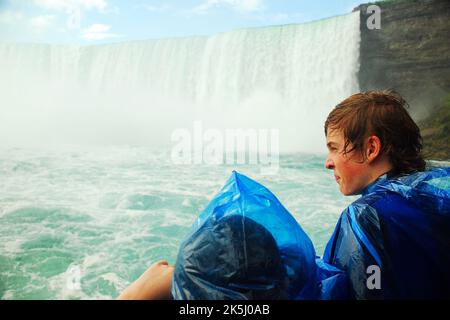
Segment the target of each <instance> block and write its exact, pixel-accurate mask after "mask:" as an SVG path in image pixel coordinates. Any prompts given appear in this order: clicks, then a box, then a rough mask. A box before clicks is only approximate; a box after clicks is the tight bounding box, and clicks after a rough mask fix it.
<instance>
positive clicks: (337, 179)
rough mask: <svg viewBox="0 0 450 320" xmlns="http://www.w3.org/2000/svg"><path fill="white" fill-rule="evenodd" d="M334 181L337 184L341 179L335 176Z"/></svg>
mask: <svg viewBox="0 0 450 320" xmlns="http://www.w3.org/2000/svg"><path fill="white" fill-rule="evenodd" d="M334 179H336V182H337V183H339V181H340V180H341V178H340V177H338V176H336V175H335V176H334Z"/></svg>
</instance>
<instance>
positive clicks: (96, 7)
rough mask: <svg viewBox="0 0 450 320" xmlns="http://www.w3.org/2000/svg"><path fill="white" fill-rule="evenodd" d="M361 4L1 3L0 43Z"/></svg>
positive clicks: (190, 26)
mask: <svg viewBox="0 0 450 320" xmlns="http://www.w3.org/2000/svg"><path fill="white" fill-rule="evenodd" d="M365 2H368V1H361V0H308V1H307V0H165V1H162V0H128V1H125V0H0V41H1V42H38V43H61V44H84V45H89V44H100V43H108V42H119V41H130V40H143V39H159V38H173V37H188V36H196V35H199V36H202V35H212V34H217V33H220V32H227V31H232V30H236V29H241V28H250V27H260V26H268V25H280V24H290V23H303V22H309V21H315V20H319V19H323V18H328V17H332V16H336V15H341V14H346V13H349V12H351V11H352V9H353V8H354V7H356V6H357V5H358V4H360V3H365Z"/></svg>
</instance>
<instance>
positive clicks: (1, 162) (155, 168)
mask: <svg viewBox="0 0 450 320" xmlns="http://www.w3.org/2000/svg"><path fill="white" fill-rule="evenodd" d="M323 162H324V157H323V156H319V155H305V154H290V155H283V156H281V158H280V169H279V172H278V174H276V175H271V176H263V175H261V173H260V168H259V167H257V166H249V165H236V166H231V165H218V166H209V165H197V166H194V165H192V166H190V165H173V164H172V163H171V160H170V153H169V151H161V150H157V151H155V150H151V149H146V148H141V147H102V148H95V149H86V148H85V149H76V148H71V149H67V150H32V149H4V150H0V181H1V183H0V194H1V196H0V298H2V299H112V298H116V297H117V295H118V294H119V293H120V292H121V290H123V288H125V287H126V286H127V285H128V284H129V283H130V282H132V281H133V280H135V279H136V278H137V277H138V276H139V275H140V274H141V273H142V272H143V271H144V270H146V269H147V268H148V266H149V265H150V264H151V263H153V262H155V261H157V260H159V259H167V260H168V261H169V262H170V263H174V262H175V259H176V254H177V250H178V245H179V244H180V242H181V240H182V239H183V236H184V235H185V234H186V232H187V231H188V229H189V227H190V225H191V224H192V223H193V222H194V220H195V219H196V217H197V216H198V214H199V213H200V212H201V210H202V209H203V208H204V207H205V206H206V205H207V203H208V201H209V200H210V199H211V198H212V197H213V196H214V194H216V193H217V192H218V191H219V190H220V188H221V187H222V185H223V184H224V183H225V181H226V180H227V179H228V177H229V175H230V174H231V171H232V170H234V169H235V170H238V171H239V172H241V173H243V174H246V175H248V176H249V177H251V178H253V179H256V180H257V181H259V182H261V183H263V184H264V185H265V186H266V187H268V188H269V189H270V190H272V192H273V193H274V194H275V195H276V196H277V197H278V199H280V201H281V202H282V203H283V204H284V206H285V207H286V208H287V209H288V210H289V211H290V212H291V213H292V214H293V215H294V216H295V218H296V219H297V221H298V222H299V223H300V224H301V225H302V227H303V228H304V229H305V231H306V232H307V233H308V234H309V236H310V237H311V239H312V241H313V243H314V245H315V248H316V251H317V254H319V255H322V253H323V250H324V247H325V244H326V241H327V240H328V238H329V237H330V236H331V233H332V231H333V229H334V225H335V223H336V221H337V219H338V217H339V214H340V212H341V211H342V210H343V209H344V208H345V206H346V205H348V204H349V203H350V202H351V201H353V199H354V198H350V197H343V196H342V195H341V194H340V193H339V191H338V189H337V185H336V183H335V182H334V178H333V175H332V172H328V171H327V170H325V169H324V166H323ZM73 270H78V271H77V272H78V273H74V272H73ZM74 274H77V275H78V276H77V279H79V286H73V285H71V283H73V282H72V281H73V280H71V279H74Z"/></svg>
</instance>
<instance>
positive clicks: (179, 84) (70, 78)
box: [0, 13, 359, 152]
mask: <svg viewBox="0 0 450 320" xmlns="http://www.w3.org/2000/svg"><path fill="white" fill-rule="evenodd" d="M358 26H359V14H358V13H351V14H349V15H344V16H339V17H334V18H331V19H326V20H321V21H317V22H313V23H307V24H299V25H285V26H274V27H266V28H255V29H244V30H238V31H234V32H228V33H223V34H218V35H215V36H211V37H197V38H184V39H161V40H148V41H136V42H129V43H119V44H110V45H100V46H87V47H76V46H56V45H44V44H2V45H0V70H1V73H0V90H1V93H2V94H1V96H2V108H1V112H2V117H1V118H0V122H1V123H0V127H1V128H2V129H0V130H1V131H0V132H1V137H2V138H7V139H9V141H11V140H16V139H14V138H17V137H18V136H19V137H21V138H23V135H24V134H25V135H26V134H27V133H29V135H28V136H33V138H34V139H44V140H45V141H48V140H51V141H53V140H55V139H56V140H58V139H59V140H60V141H59V142H65V140H64V139H66V138H67V139H68V140H69V142H80V141H81V142H98V141H96V138H95V137H96V136H97V137H98V136H102V134H104V135H105V136H104V137H103V140H101V141H102V142H105V143H108V144H110V143H113V144H114V143H117V142H119V143H122V142H128V143H130V144H134V142H143V143H144V144H146V145H152V144H154V143H157V142H159V143H160V142H164V143H167V142H169V141H170V132H171V131H173V130H174V129H175V128H176V127H180V126H184V127H186V126H187V127H188V128H191V127H192V121H194V120H197V119H198V120H203V121H204V124H205V125H206V126H211V127H215V128H219V129H220V128H228V127H244V128H258V127H265V128H278V129H280V131H281V132H280V134H281V138H280V143H281V147H282V150H301V151H306V152H314V151H319V150H320V151H323V147H322V148H319V149H318V145H322V144H323V141H322V140H323V133H322V131H323V130H322V126H323V120H324V118H325V117H326V115H327V113H328V112H329V110H330V109H331V108H332V107H333V106H334V105H335V104H336V103H337V102H339V101H340V100H341V99H343V98H344V97H346V96H348V95H349V94H351V93H354V92H356V91H357V90H358V83H357V72H358V68H359V62H358V57H359V28H358ZM24 119H30V121H28V122H25V123H24ZM94 132H97V134H93V133H94ZM44 133H45V135H44V136H42V135H43V134H44ZM77 137H78V139H77ZM3 140H4V139H3ZM77 140H79V141H77Z"/></svg>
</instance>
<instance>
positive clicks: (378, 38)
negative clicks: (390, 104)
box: [355, 0, 450, 120]
mask: <svg viewBox="0 0 450 320" xmlns="http://www.w3.org/2000/svg"><path fill="white" fill-rule="evenodd" d="M374 4H376V5H377V6H379V7H380V8H381V29H379V30H376V29H375V30H369V28H368V27H367V24H366V22H367V19H368V18H369V16H371V15H372V13H371V12H369V13H367V7H368V6H369V5H370V4H363V5H360V6H359V7H357V8H355V10H359V11H360V14H361V49H360V50H361V51H360V62H361V66H360V71H359V83H360V88H361V90H362V91H365V90H370V89H386V88H393V89H395V90H396V91H398V92H399V93H401V94H402V95H403V96H404V97H405V98H406V100H407V101H408V102H409V104H410V105H411V110H410V112H411V114H412V116H413V117H414V118H415V119H416V120H422V119H424V118H426V117H427V116H428V115H429V114H430V113H431V112H430V111H431V110H430V109H431V108H432V106H434V105H436V104H438V103H439V102H440V101H442V98H443V97H445V96H446V95H447V94H448V93H450V1H449V0H397V1H395V0H394V1H380V2H376V3H374Z"/></svg>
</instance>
